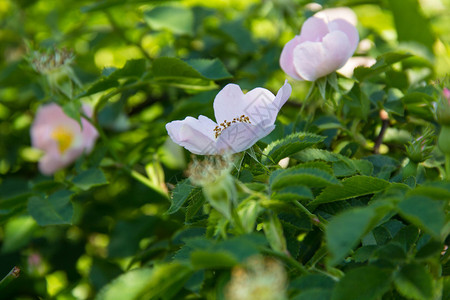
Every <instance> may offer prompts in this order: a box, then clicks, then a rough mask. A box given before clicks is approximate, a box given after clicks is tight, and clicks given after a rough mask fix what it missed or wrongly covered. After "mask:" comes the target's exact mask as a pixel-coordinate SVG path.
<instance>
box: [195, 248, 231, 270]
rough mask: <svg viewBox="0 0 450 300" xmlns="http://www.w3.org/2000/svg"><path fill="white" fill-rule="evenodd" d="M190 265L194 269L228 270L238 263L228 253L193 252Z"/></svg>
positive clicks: (221, 251)
mask: <svg viewBox="0 0 450 300" xmlns="http://www.w3.org/2000/svg"><path fill="white" fill-rule="evenodd" d="M191 263H192V266H193V267H194V268H195V269H217V268H230V267H233V266H235V265H236V264H237V263H238V261H237V259H236V258H235V257H234V255H232V254H231V253H229V252H228V251H224V250H219V251H213V250H195V251H193V252H192V253H191Z"/></svg>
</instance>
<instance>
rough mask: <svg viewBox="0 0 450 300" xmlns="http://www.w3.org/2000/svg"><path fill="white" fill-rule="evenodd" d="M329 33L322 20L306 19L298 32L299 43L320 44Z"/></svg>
mask: <svg viewBox="0 0 450 300" xmlns="http://www.w3.org/2000/svg"><path fill="white" fill-rule="evenodd" d="M329 32H330V31H329V29H328V26H327V24H326V23H325V22H324V21H323V20H322V19H319V18H315V17H311V18H308V19H307V20H306V21H305V23H303V26H302V30H301V32H300V38H301V42H306V41H309V42H320V41H322V39H323V38H324V37H325V36H326V35H327V34H328V33H329Z"/></svg>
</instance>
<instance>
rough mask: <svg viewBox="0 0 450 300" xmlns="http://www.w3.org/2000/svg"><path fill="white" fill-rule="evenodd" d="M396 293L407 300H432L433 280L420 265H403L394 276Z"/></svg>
mask: <svg viewBox="0 0 450 300" xmlns="http://www.w3.org/2000/svg"><path fill="white" fill-rule="evenodd" d="M394 284H395V287H396V289H397V291H398V292H399V293H400V294H401V295H403V296H405V297H407V298H408V299H416V300H426V299H433V278H432V277H431V274H430V272H429V271H428V270H427V269H426V268H425V267H424V266H422V265H419V264H417V263H411V264H408V265H404V266H403V267H402V268H401V269H400V270H399V271H398V272H396V273H395V276H394Z"/></svg>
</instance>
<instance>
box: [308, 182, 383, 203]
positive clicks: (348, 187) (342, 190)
mask: <svg viewBox="0 0 450 300" xmlns="http://www.w3.org/2000/svg"><path fill="white" fill-rule="evenodd" d="M388 186H389V182H387V181H385V180H383V179H379V178H376V177H369V176H362V175H361V176H353V177H350V178H347V179H345V180H344V181H343V182H342V186H337V187H336V186H330V187H327V188H325V190H324V191H323V192H322V193H321V194H320V195H319V196H318V197H317V198H316V199H314V201H312V202H311V204H314V205H318V204H322V203H329V202H334V201H340V200H346V199H350V198H354V197H359V196H364V195H368V194H373V193H376V192H380V191H383V190H384V189H386V188H387V187H388Z"/></svg>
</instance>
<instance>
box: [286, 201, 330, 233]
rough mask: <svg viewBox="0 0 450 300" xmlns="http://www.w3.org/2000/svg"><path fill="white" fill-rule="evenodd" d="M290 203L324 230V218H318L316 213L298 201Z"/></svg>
mask: <svg viewBox="0 0 450 300" xmlns="http://www.w3.org/2000/svg"><path fill="white" fill-rule="evenodd" d="M292 203H293V204H294V205H295V206H297V208H299V209H300V210H301V211H302V212H304V213H305V214H306V215H307V216H308V217H309V218H310V219H311V221H312V222H313V224H314V225H316V226H318V227H319V228H320V229H322V230H325V225H326V220H324V219H322V218H319V217H318V216H317V215H315V214H313V213H312V212H310V211H309V210H308V209H307V208H306V207H304V206H303V204H301V203H300V202H298V201H292Z"/></svg>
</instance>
